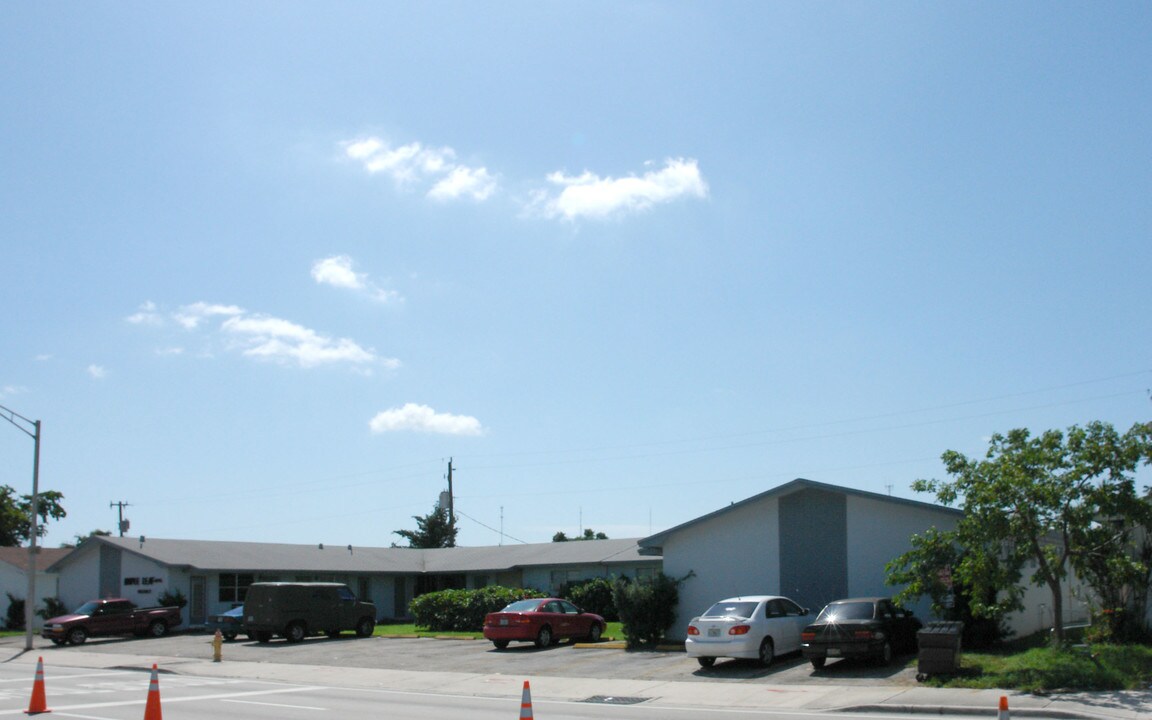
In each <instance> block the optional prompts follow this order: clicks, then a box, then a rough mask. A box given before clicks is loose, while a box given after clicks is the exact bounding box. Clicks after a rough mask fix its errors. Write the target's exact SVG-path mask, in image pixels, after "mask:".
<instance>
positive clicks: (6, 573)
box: [0, 561, 57, 628]
mask: <svg viewBox="0 0 1152 720" xmlns="http://www.w3.org/2000/svg"><path fill="white" fill-rule="evenodd" d="M37 562H39V561H37ZM56 592H57V589H56V576H55V575H48V574H45V573H44V572H43V568H42V567H40V566H39V565H37V570H36V598H37V600H36V605H35V608H34V609H36V610H39V609H40V608H42V607H43V605H44V598H54V597H56ZM8 593H12V597H14V598H16V599H17V600H24V599H25V596H27V595H28V573H26V572H25V571H24V570H23V569H22V568H18V567H16V566H14V565H9V564H8V563H6V562H0V627H3V626H4V625H5V623H6V621H7V619H8V606H9V605H10V603H9V602H8ZM42 621H43V619H42V618H41V617H40V616H39V615H36V616H34V617H33V619H32V626H33V628H36V627H39V626H40V623H41V622H42Z"/></svg>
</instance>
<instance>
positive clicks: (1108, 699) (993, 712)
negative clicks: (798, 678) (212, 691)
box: [0, 644, 1152, 720]
mask: <svg viewBox="0 0 1152 720" xmlns="http://www.w3.org/2000/svg"><path fill="white" fill-rule="evenodd" d="M41 657H42V658H44V663H45V673H46V674H47V675H48V676H49V678H50V677H51V667H52V666H53V665H58V666H62V667H81V668H119V669H123V668H137V667H138V668H139V669H140V670H149V669H151V667H152V663H156V664H157V665H158V666H159V668H160V670H161V671H162V672H164V673H174V674H180V675H192V676H203V677H220V678H236V679H247V680H262V681H272V682H285V683H294V684H305V685H313V684H314V685H329V686H334V687H347V688H363V689H372V690H378V691H379V690H388V691H395V692H408V693H436V694H442V695H455V696H464V697H506V698H508V699H509V700H510V701H512V700H515V701H518V700H519V698H520V695H521V692H522V690H523V685H524V681H525V680H527V681H529V683H530V687H531V692H532V699H533V702H549V701H552V702H598V703H604V704H632V703H642V704H644V705H645V706H647V707H668V708H678V707H682V708H724V709H740V710H757V709H759V710H769V709H779V710H798V711H808V712H870V711H871V712H886V713H930V714H933V715H940V714H957V715H981V716H984V717H989V718H994V717H997V715H998V711H999V705H1000V698H1001V697H1006V698H1007V701H1008V710H1009V715H1016V716H1017V717H1033V718H1103V719H1105V720H1152V693H1150V692H1137V691H1128V692H1100V693H1067V694H1055V695H1048V696H1040V695H1031V694H1026V693H1017V692H1014V691H1006V690H965V689H940V688H927V687H881V686H877V687H867V686H844V685H805V686H787V685H765V684H763V683H724V684H716V685H711V684H708V683H701V682H669V681H646V680H626V679H624V680H622V679H613V680H605V679H591V678H562V677H512V676H510V675H501V674H489V675H484V674H472V673H452V672H436V671H412V670H381V669H364V668H349V667H333V666H327V665H324V666H320V665H293V664H280V663H267V662H236V661H232V662H228V661H224V662H219V663H216V662H212V661H211V660H210V659H192V658H186V657H151V656H137V655H125V654H120V653H91V652H85V653H69V652H59V653H57V652H52V651H48V652H46V653H44V652H38V651H32V652H24V651H23V650H22V648H20V647H15V646H13V645H9V644H5V645H4V646H3V647H2V648H0V661H3V662H7V663H12V664H25V665H27V666H28V668H29V671H28V672H29V675H28V677H29V678H30V679H31V678H32V677H33V675H34V673H35V665H36V662H37V660H38V659H39V658H41ZM30 682H31V680H30ZM160 682H161V685H163V678H161V681H160Z"/></svg>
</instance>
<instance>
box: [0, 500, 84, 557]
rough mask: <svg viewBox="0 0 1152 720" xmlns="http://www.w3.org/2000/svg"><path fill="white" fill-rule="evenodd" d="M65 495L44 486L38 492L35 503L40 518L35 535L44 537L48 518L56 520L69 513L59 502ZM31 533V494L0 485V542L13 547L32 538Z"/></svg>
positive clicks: (46, 531) (0, 544) (2, 544)
mask: <svg viewBox="0 0 1152 720" xmlns="http://www.w3.org/2000/svg"><path fill="white" fill-rule="evenodd" d="M63 499H64V495H63V494H61V493H59V492H57V491H55V490H46V491H44V492H41V493H40V496H39V502H38V503H37V505H36V516H37V518H38V520H39V522H38V523H37V526H36V537H37V538H41V537H44V535H46V534H47V533H48V527H47V523H48V520H49V519H52V520H59V519H61V518H63V517H65V516H66V515H67V514H68V513H66V512H64V508H63V507H62V506H61V505H60V501H61V500H63ZM31 536H32V496H31V495H17V494H16V491H15V490H14V489H12V487H10V486H8V485H0V546H3V547H13V546H18V545H23V544H24V543H26V542H28V541H29V540H31Z"/></svg>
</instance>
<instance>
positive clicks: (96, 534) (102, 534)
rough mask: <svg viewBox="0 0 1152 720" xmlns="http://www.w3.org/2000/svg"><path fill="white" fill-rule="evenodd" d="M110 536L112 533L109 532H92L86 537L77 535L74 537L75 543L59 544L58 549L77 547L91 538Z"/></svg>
mask: <svg viewBox="0 0 1152 720" xmlns="http://www.w3.org/2000/svg"><path fill="white" fill-rule="evenodd" d="M111 535H112V532H111V531H110V530H93V531H92V532H90V533H88V534H87V535H77V536H76V542H70V543H60V547H62V548H74V547H79V546H80V543H82V542H84V541H85V540H87V539H88V538H91V537H109V536H111Z"/></svg>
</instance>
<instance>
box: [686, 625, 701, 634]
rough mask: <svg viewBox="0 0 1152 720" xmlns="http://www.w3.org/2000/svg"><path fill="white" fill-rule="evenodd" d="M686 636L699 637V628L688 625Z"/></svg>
mask: <svg viewBox="0 0 1152 720" xmlns="http://www.w3.org/2000/svg"><path fill="white" fill-rule="evenodd" d="M688 634H689V635H699V634H700V628H698V627H696V626H695V625H689V626H688Z"/></svg>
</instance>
